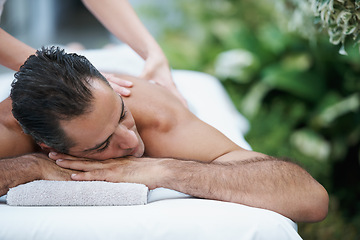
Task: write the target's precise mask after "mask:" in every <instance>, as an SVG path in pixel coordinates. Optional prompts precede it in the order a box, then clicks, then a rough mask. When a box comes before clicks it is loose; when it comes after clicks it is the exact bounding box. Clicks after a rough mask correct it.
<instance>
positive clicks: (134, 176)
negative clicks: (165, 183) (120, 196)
mask: <svg viewBox="0 0 360 240" xmlns="http://www.w3.org/2000/svg"><path fill="white" fill-rule="evenodd" d="M75 159H76V158H71V159H59V160H57V161H56V164H57V165H59V166H60V167H63V168H64V169H71V170H77V171H83V172H79V173H77V174H73V175H71V178H72V180H76V181H107V182H130V183H141V184H145V185H146V186H147V187H148V188H149V189H154V188H157V187H158V186H159V185H158V183H159V181H160V180H161V179H160V178H161V176H162V174H160V171H161V167H160V163H161V159H157V158H156V159H155V158H135V157H125V158H118V159H108V160H104V161H95V160H86V159H80V158H79V160H75Z"/></svg>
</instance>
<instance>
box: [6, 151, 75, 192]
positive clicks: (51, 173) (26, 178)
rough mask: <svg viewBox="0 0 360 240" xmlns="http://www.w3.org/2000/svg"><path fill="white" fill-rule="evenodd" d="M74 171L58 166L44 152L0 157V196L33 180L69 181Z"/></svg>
mask: <svg viewBox="0 0 360 240" xmlns="http://www.w3.org/2000/svg"><path fill="white" fill-rule="evenodd" d="M74 173H77V172H76V171H72V170H68V169H64V168H60V167H59V166H57V165H56V164H55V162H54V161H53V160H51V159H50V158H48V157H47V156H46V155H45V154H41V153H32V154H27V155H23V156H18V157H13V158H3V159H0V196H2V195H4V194H6V193H7V191H8V190H9V189H10V188H12V187H16V186H17V185H20V184H24V183H27V182H31V181H34V180H40V179H42V180H58V181H69V180H71V178H70V176H71V174H74Z"/></svg>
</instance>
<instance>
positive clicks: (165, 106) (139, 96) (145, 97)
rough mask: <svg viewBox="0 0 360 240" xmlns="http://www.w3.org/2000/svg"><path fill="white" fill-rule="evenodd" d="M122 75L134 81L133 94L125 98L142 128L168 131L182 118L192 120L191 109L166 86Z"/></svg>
mask: <svg viewBox="0 0 360 240" xmlns="http://www.w3.org/2000/svg"><path fill="white" fill-rule="evenodd" d="M121 77H122V78H126V79H127V80H130V81H132V82H133V87H132V89H131V95H130V97H125V98H124V100H125V103H126V105H127V106H128V108H129V109H130V111H131V113H132V115H133V116H134V119H135V122H136V124H137V126H138V127H139V128H140V129H141V128H147V129H149V128H157V130H162V131H167V130H168V129H169V128H171V127H172V126H173V125H174V124H177V123H178V121H180V120H181V119H186V120H190V118H191V115H192V114H191V113H190V111H189V110H188V109H187V108H185V107H184V106H183V104H182V103H181V102H180V101H179V100H178V99H177V98H176V97H175V96H174V95H173V94H172V93H171V92H170V91H169V90H167V89H166V88H165V87H163V86H160V85H158V84H155V83H152V82H149V81H146V80H143V79H139V78H135V77H131V76H121Z"/></svg>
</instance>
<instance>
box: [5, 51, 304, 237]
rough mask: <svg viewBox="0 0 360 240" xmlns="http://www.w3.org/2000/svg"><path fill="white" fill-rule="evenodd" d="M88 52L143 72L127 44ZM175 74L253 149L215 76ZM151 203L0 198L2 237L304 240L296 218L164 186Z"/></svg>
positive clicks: (214, 118)
mask: <svg viewBox="0 0 360 240" xmlns="http://www.w3.org/2000/svg"><path fill="white" fill-rule="evenodd" d="M84 55H86V56H87V57H88V58H89V59H90V60H91V61H92V62H93V63H94V65H95V66H97V67H98V68H99V69H100V70H102V71H116V72H127V73H129V74H133V75H138V74H139V73H140V72H141V69H142V61H141V59H139V58H138V57H137V56H136V55H135V54H134V53H132V52H131V51H129V49H128V48H126V47H119V48H116V49H112V50H93V51H86V52H85V54H84ZM173 76H174V80H175V82H176V84H177V85H178V88H179V89H180V91H181V92H182V93H183V94H184V96H185V97H186V99H187V100H188V101H189V105H190V107H191V109H192V110H193V111H194V112H195V114H197V115H198V116H199V118H201V119H202V120H204V121H206V122H208V123H209V124H211V125H213V126H214V127H216V128H218V129H219V130H220V131H222V132H223V133H224V134H225V135H227V136H228V137H229V138H230V139H232V140H233V141H234V142H236V143H237V144H239V145H240V146H242V147H244V148H247V149H250V146H249V145H248V143H247V142H246V141H245V140H244V138H243V134H244V133H245V132H246V131H247V129H248V127H249V125H248V122H247V120H246V119H245V118H244V117H242V116H241V115H240V114H239V113H238V112H237V111H236V110H235V108H234V106H233V105H232V103H231V101H230V99H229V97H228V96H227V94H226V92H225V91H224V89H223V88H222V86H221V84H220V83H219V82H218V81H217V80H216V79H215V78H213V77H211V76H209V75H206V74H203V73H197V72H191V71H181V70H174V71H173ZM11 79H12V77H11V75H10V78H9V75H7V76H5V80H4V78H3V79H2V78H1V77H0V90H1V91H3V93H2V94H3V95H4V94H5V95H6V94H7V93H8V89H9V86H8V85H9V82H10V81H11ZM1 84H3V85H1ZM0 97H1V96H0ZM2 98H5V97H4V96H2ZM209 105H210V107H209ZM214 108H216V111H214ZM219 111H220V113H219ZM148 202H149V203H148V204H147V205H141V206H121V207H12V206H8V205H6V204H5V198H4V197H2V198H0V239H1V240H17V239H19V240H24V239H29V240H32V239H34V240H43V239H44V240H45V239H51V240H57V239H59V240H60V239H61V240H63V239H95V240H97V239H99V240H100V239H101V240H102V239H103V240H115V239H129V240H130V239H131V240H133V239H156V240H162V239H163V240H170V239H171V240H177V239H179V240H180V239H181V240H186V239H207V240H216V239H221V240H223V239H226V240H232V239H244V240H247V239H276V240H280V239H301V238H300V236H299V235H298V233H297V225H296V224H295V223H294V222H292V221H291V220H290V219H288V218H286V217H284V216H282V215H280V214H277V213H275V212H272V211H267V210H262V209H258V208H252V207H248V206H244V205H240V204H233V203H227V202H220V201H214V200H206V199H197V198H191V197H189V196H187V195H184V194H182V193H179V192H176V191H172V190H169V189H162V188H160V189H155V190H153V191H151V192H150V194H149V199H148Z"/></svg>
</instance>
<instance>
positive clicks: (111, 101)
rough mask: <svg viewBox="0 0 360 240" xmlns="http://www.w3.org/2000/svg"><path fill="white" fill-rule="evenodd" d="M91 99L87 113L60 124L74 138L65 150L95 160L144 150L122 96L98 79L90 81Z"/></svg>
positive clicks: (139, 154)
mask: <svg viewBox="0 0 360 240" xmlns="http://www.w3.org/2000/svg"><path fill="white" fill-rule="evenodd" d="M92 87H93V89H92V92H93V95H94V100H93V103H92V109H91V111H90V113H86V114H84V115H82V116H80V117H77V118H75V119H72V120H70V121H61V122H60V125H61V127H62V128H63V129H64V131H65V133H66V134H67V136H69V137H70V139H71V140H73V141H74V142H75V146H74V147H72V148H70V150H69V154H70V155H73V156H77V157H86V158H92V159H98V160H104V159H109V158H116V157H123V156H130V155H131V156H135V157H141V156H142V155H143V154H144V150H145V147H144V143H143V141H142V139H141V137H140V135H139V133H138V131H137V129H136V125H135V121H134V118H133V116H132V115H131V113H130V111H129V110H128V109H127V107H126V106H125V104H124V102H123V99H122V98H121V97H120V96H119V95H118V94H117V93H115V92H114V91H113V90H112V89H111V88H110V87H109V86H108V85H106V84H105V83H104V82H102V81H99V80H94V81H93V83H92Z"/></svg>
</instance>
